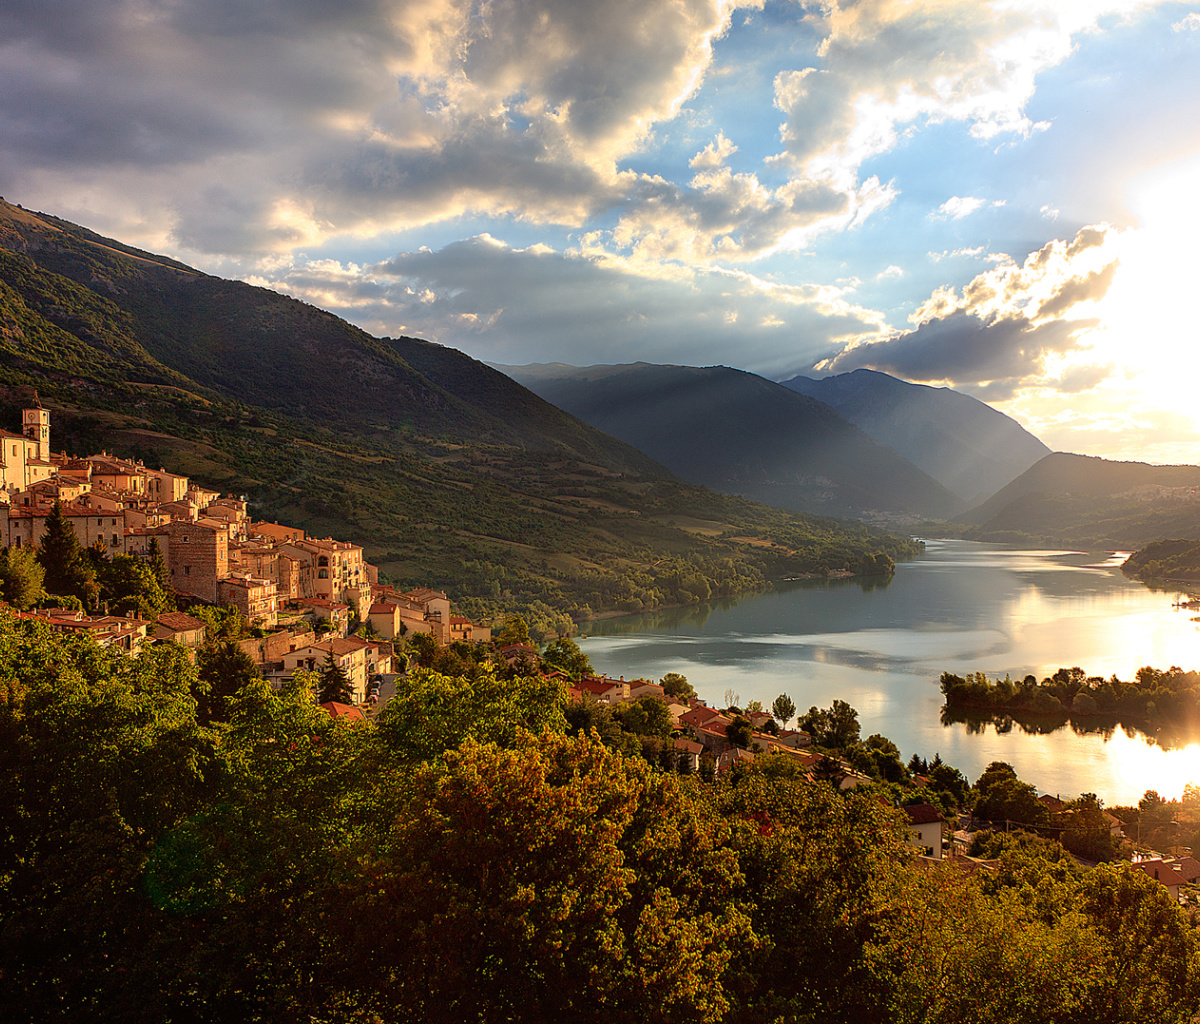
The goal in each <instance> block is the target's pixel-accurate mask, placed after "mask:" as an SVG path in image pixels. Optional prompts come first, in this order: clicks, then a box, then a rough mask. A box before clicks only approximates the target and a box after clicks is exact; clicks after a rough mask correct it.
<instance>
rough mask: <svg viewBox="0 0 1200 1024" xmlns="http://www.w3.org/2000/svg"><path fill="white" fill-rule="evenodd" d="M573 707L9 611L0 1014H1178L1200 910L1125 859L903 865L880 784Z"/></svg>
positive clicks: (1, 621) (1191, 985)
mask: <svg viewBox="0 0 1200 1024" xmlns="http://www.w3.org/2000/svg"><path fill="white" fill-rule="evenodd" d="M198 697H202V698H204V699H205V701H206V705H205V706H206V707H208V708H209V709H210V714H209V716H208V717H207V718H206V720H205V721H204V722H202V721H200V720H198V718H197V698H198ZM447 702H449V704H452V706H453V707H454V708H455V709H456V712H457V713H456V715H455V716H454V717H453V718H452V719H447V718H445V717H444V716H441V715H438V714H430V713H429V711H430V710H432V709H434V708H436V707H441V706H444V705H447ZM422 704H424V707H425V712H426V713H425V714H424V715H422V714H421V710H422V708H421V705H422ZM564 710H565V691H564V690H563V689H562V688H561V687H560V685H559V684H558V683H556V682H553V681H546V680H532V679H529V680H522V679H517V680H511V681H503V682H501V681H499V680H497V678H496V677H495V676H494V675H493V674H491V673H490V672H488V671H484V672H482V673H479V674H476V676H475V677H474V678H470V677H462V678H451V677H446V676H439V675H437V674H436V673H430V672H426V671H421V672H418V673H417V674H416V676H415V678H414V681H413V688H412V690H411V692H410V694H409V696H408V698H407V699H406V700H405V701H403V702H401V711H402V712H403V713H401V712H400V711H398V712H397V713H392V712H391V711H390V709H389V711H385V712H384V713H383V714H382V715H381V716H380V718H379V720H378V722H377V723H366V724H363V725H359V726H350V725H347V724H346V723H345V722H344V721H343V722H335V720H334V719H332V718H331V717H330V716H328V715H326V714H325V712H324V711H322V710H321V709H320V708H318V707H317V706H316V705H315V704H314V703H313V698H312V694H311V691H310V690H309V689H308V688H307V684H306V682H305V679H304V677H302V676H301V677H297V679H296V680H294V681H293V683H292V684H291V685H290V686H288V687H286V688H285V689H283V690H282V691H277V692H273V691H271V690H270V689H269V688H268V687H267V686H266V685H265V684H263V683H262V682H261V681H250V682H247V683H246V684H245V685H243V686H242V687H241V688H240V689H238V690H236V691H235V692H227V693H223V694H219V695H218V694H216V693H213V692H212V691H211V690H205V689H204V688H203V686H202V684H201V683H200V681H199V679H198V677H197V674H196V670H195V669H194V668H193V667H192V666H191V665H190V664H189V662H188V660H187V658H186V657H185V656H184V652H183V650H182V649H181V648H178V647H175V646H174V645H160V646H157V647H153V648H150V649H148V650H147V651H146V652H145V653H143V654H142V655H140V656H139V657H138V658H137V659H136V660H127V659H125V658H124V657H123V656H121V655H117V654H111V653H105V652H103V651H101V650H100V649H99V648H97V647H96V646H95V645H94V644H93V643H92V641H91V640H90V639H88V638H87V637H83V636H76V637H72V638H63V637H54V636H51V635H50V634H48V633H46V632H45V631H44V629H43V627H41V626H39V625H35V624H33V623H29V622H16V621H14V620H12V619H11V618H8V617H0V831H2V834H3V835H4V842H3V843H0V1018H2V1019H4V1020H12V1021H22V1022H26V1024H38V1022H49V1021H64V1020H69V1021H72V1022H73V1024H89V1022H104V1024H132V1022H147V1024H150V1022H153V1024H173V1022H180V1024H182V1022H190V1021H216V1020H237V1021H246V1022H281V1024H282V1022H287V1024H292V1022H295V1021H299V1020H304V1021H324V1022H329V1024H340V1022H347V1024H350V1022H361V1024H366V1022H372V1021H388V1022H397V1024H402V1022H413V1024H418V1022H419V1024H437V1022H446V1024H451V1022H453V1024H462V1022H464V1021H471V1022H492V1021H495V1022H499V1021H511V1020H553V1021H561V1022H564V1024H572V1022H588V1024H600V1022H623V1021H628V1022H630V1024H642V1022H645V1021H659V1022H663V1024H668V1022H704V1024H717V1022H727V1024H758V1022H763V1021H778V1020H784V1021H794V1022H812V1024H817V1022H827V1021H846V1022H854V1024H892V1022H895V1024H901V1022H917V1021H921V1022H945V1024H950V1022H955V1024H958V1022H962V1021H985V1020H987V1021H1013V1022H1017V1021H1039V1022H1040V1021H1063V1022H1078V1024H1085V1022H1089V1024H1090V1022H1093V1021H1112V1022H1117V1021H1122V1022H1131V1024H1132V1022H1149V1021H1154V1022H1155V1024H1175V1022H1180V1024H1182V1022H1187V1021H1194V1019H1195V1012H1196V1007H1197V1005H1200V1002H1198V999H1200V988H1198V981H1200V970H1198V967H1200V958H1198V946H1197V940H1196V933H1195V931H1194V930H1193V928H1192V927H1191V926H1190V925H1189V924H1188V922H1187V920H1186V919H1185V917H1184V916H1183V913H1182V911H1181V909H1180V908H1179V906H1178V905H1176V904H1175V903H1173V902H1172V901H1171V899H1170V898H1169V897H1168V895H1167V893H1166V890H1165V889H1164V888H1163V887H1162V886H1161V885H1159V884H1157V883H1155V882H1153V881H1151V880H1150V879H1148V878H1147V877H1145V876H1144V875H1138V874H1135V873H1134V872H1132V871H1131V870H1130V868H1129V867H1128V865H1116V866H1114V865H1101V866H1100V867H1097V868H1095V869H1092V870H1086V871H1083V870H1080V869H1078V868H1077V867H1075V866H1074V864H1073V863H1072V862H1071V861H1070V860H1069V858H1066V857H1065V856H1063V855H1062V851H1061V848H1058V847H1056V846H1055V844H1044V843H1043V844H1041V845H1040V846H1036V845H1034V846H1030V845H1026V844H1019V843H1016V844H1014V843H1004V842H1000V843H999V844H998V849H997V850H994V851H992V852H993V854H994V855H996V856H998V857H999V858H1000V859H999V869H998V870H997V871H995V872H982V873H977V874H966V873H964V872H963V871H961V870H960V869H958V868H955V867H950V868H946V867H938V866H922V867H915V866H913V865H912V863H911V858H912V853H911V850H910V848H909V847H908V845H907V842H906V830H905V828H904V827H903V826H902V825H901V824H900V822H901V816H900V814H899V812H898V811H896V810H893V809H892V808H890V807H888V806H885V803H886V802H881V801H880V800H879V798H878V795H877V794H874V793H870V792H865V791H864V792H861V793H858V792H854V791H850V792H847V793H841V792H839V791H838V790H837V789H836V788H835V787H834V786H833V785H831V784H829V783H824V782H810V781H808V780H807V779H804V778H802V777H801V776H800V775H799V774H798V772H797V770H796V769H795V767H794V762H793V761H792V760H791V759H790V758H787V757H786V756H785V755H777V758H767V759H765V760H764V761H762V762H761V763H756V764H755V765H753V766H752V767H749V768H739V769H736V770H731V771H730V772H728V773H727V774H725V775H724V776H723V777H722V778H721V779H720V780H719V781H718V782H716V783H713V784H705V783H702V782H700V781H698V780H697V778H696V776H692V775H677V774H674V773H669V772H662V771H659V770H658V769H656V768H655V767H653V766H651V765H650V764H649V763H648V762H646V761H645V760H643V759H641V758H639V757H636V756H633V757H625V756H622V755H621V754H619V753H617V752H615V751H614V750H610V749H608V748H606V747H605V746H603V745H602V744H601V743H600V742H599V740H598V739H597V738H595V737H592V738H588V737H587V736H585V735H574V736H572V735H568V734H567V729H566V723H565V717H564ZM993 767H996V766H993ZM999 767H1007V766H999ZM981 781H983V780H981ZM1051 847H1054V848H1055V849H1057V850H1058V852H1057V853H1053V852H1051Z"/></svg>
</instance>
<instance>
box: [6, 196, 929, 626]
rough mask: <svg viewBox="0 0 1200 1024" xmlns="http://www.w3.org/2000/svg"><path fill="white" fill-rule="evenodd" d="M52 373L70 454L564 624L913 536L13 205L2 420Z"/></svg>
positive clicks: (61, 445) (430, 350)
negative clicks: (639, 440) (792, 507)
mask: <svg viewBox="0 0 1200 1024" xmlns="http://www.w3.org/2000/svg"><path fill="white" fill-rule="evenodd" d="M34 388H36V389H37V390H38V391H39V393H40V396H41V398H42V401H43V402H44V404H46V406H47V407H48V408H50V410H51V414H52V441H53V445H54V447H55V449H56V450H61V449H67V450H69V451H73V452H92V451H98V450H100V449H102V448H104V449H107V450H110V451H115V452H117V453H119V454H123V455H126V456H131V457H134V458H141V459H144V460H145V461H146V462H147V464H153V465H156V466H157V465H162V466H166V467H169V468H171V469H173V470H175V471H177V472H181V473H186V474H188V475H190V476H193V477H196V478H197V479H199V480H200V481H201V482H204V483H207V484H209V485H212V486H215V487H218V488H220V489H222V490H224V491H227V492H235V493H239V494H245V495H246V496H247V498H248V499H249V500H250V502H251V508H252V511H253V513H254V514H255V515H256V516H258V517H261V518H274V519H279V520H281V521H285V522H291V523H294V524H296V525H298V526H302V527H304V528H305V529H306V530H308V531H309V532H310V533H312V534H316V535H318V536H326V535H334V536H338V537H342V538H345V539H348V540H354V541H356V542H357V543H360V544H362V545H363V546H364V547H365V548H366V549H367V553H368V557H369V558H371V559H372V560H373V561H375V562H377V563H378V564H379V565H380V568H381V570H382V572H383V573H384V574H385V576H386V577H388V578H391V579H393V580H395V581H396V582H399V583H404V584H417V583H420V584H428V585H432V586H437V587H441V588H444V589H446V590H447V591H448V592H449V593H450V595H451V597H452V598H454V599H455V600H456V601H458V603H459V605H460V607H462V608H463V609H464V610H465V611H467V612H468V614H474V615H489V614H493V613H497V612H500V611H504V610H508V611H524V612H525V613H526V614H527V615H528V616H529V617H530V618H531V619H533V620H534V624H535V626H536V625H537V624H539V623H540V624H541V625H542V627H543V628H545V629H555V628H558V629H561V628H567V626H568V625H569V619H568V618H567V615H568V614H569V615H574V616H576V617H583V616H587V615H589V614H592V613H594V612H599V611H604V610H609V609H629V610H634V609H641V608H646V607H656V606H659V605H664V604H674V603H680V602H689V601H694V600H700V599H703V598H704V597H707V596H710V595H713V594H731V593H736V592H739V591H742V590H746V589H752V588H756V587H761V586H763V585H764V584H765V582H766V581H767V580H769V579H771V578H774V577H778V576H784V575H790V574H792V573H795V572H800V571H805V570H808V569H819V568H821V567H827V568H837V567H840V566H842V565H850V566H854V565H856V564H858V562H859V561H861V560H863V559H865V558H866V557H867V556H869V555H871V554H872V553H874V552H876V551H883V552H886V553H888V554H891V555H893V556H894V557H905V555H907V554H911V553H912V552H913V551H914V550H915V548H914V547H913V546H912V545H911V544H910V542H907V541H904V540H901V539H898V538H886V537H880V536H878V535H876V534H873V533H871V532H870V531H868V530H866V529H865V528H861V527H844V526H841V525H839V524H836V523H833V522H831V521H828V520H817V519H812V518H805V517H800V516H794V515H789V514H787V513H784V512H781V511H779V510H775V509H768V508H764V507H762V506H757V505H754V504H753V503H750V502H745V501H740V500H737V499H733V498H729V497H725V496H721V495H716V494H713V493H711V492H708V491H705V490H703V489H702V488H698V487H693V486H688V485H684V484H681V483H680V482H678V481H677V480H676V479H675V478H673V477H672V475H671V474H670V473H669V472H668V471H667V470H666V469H664V468H663V467H662V466H660V465H658V464H657V463H656V462H654V461H653V460H652V459H650V458H649V457H647V456H646V455H644V454H642V453H641V452H639V451H637V450H636V449H634V448H632V447H630V446H629V445H628V444H625V443H623V442H621V441H618V440H616V439H615V438H612V437H609V436H606V435H605V434H602V433H601V432H599V431H597V430H595V429H594V428H592V427H590V426H588V425H586V424H585V423H583V422H581V421H579V420H577V419H576V418H574V417H573V416H570V415H568V414H567V413H564V412H562V411H560V410H559V409H557V408H555V407H554V406H552V405H550V404H548V403H547V402H546V401H544V400H543V399H541V398H539V397H537V396H536V395H534V394H532V393H531V392H529V391H527V390H526V389H524V388H522V387H520V386H519V385H518V384H516V383H515V382H513V381H512V380H510V379H509V378H507V377H505V376H504V375H503V374H500V373H498V372H496V371H495V370H492V369H490V368H489V367H487V366H485V365H484V364H482V363H479V362H477V361H476V360H473V359H470V358H469V357H467V356H465V355H463V354H462V353H459V352H455V351H454V350H452V349H447V348H444V347H442V346H438V345H433V344H430V343H428V342H422V341H418V340H414V339H409V338H400V339H387V338H382V339H381V338H373V337H371V336H370V335H368V334H366V333H365V332H363V331H360V330H358V329H357V328H355V327H352V326H351V325H349V324H346V323H344V322H343V321H341V320H339V319H337V318H336V317H334V316H332V315H331V314H329V313H326V312H323V311H321V310H318V309H315V308H313V307H311V306H308V305H305V304H304V303H301V302H298V301H296V300H294V299H290V298H287V297H285V296H282V295H278V294H276V293H274V292H271V291H268V290H265V289H261V288H253V287H251V286H249V285H246V284H241V283H238V282H232V281H223V280H221V279H219V278H214V277H210V276H208V275H205V274H201V273H198V272H197V271H194V270H192V269H191V268H188V267H185V266H183V265H182V264H179V263H176V262H174V261H172V260H169V259H166V258H164V257H159V256H155V255H153V254H150V253H143V252H141V251H138V250H134V249H131V248H129V247H128V246H123V245H122V244H121V243H119V242H116V241H114V240H111V239H103V238H101V237H99V236H97V235H95V234H93V233H91V232H89V231H86V230H85V229H82V228H78V227H76V226H75V225H71V224H68V223H67V222H65V221H59V220H55V219H54V218H49V217H42V216H41V215H34V214H30V213H28V212H27V211H24V210H21V209H19V208H17V207H13V206H10V205H8V204H5V203H2V202H0V428H4V429H16V428H17V426H18V424H19V422H20V414H19V410H20V408H21V407H22V406H23V405H25V404H27V403H28V402H29V400H30V399H31V397H32V389H34Z"/></svg>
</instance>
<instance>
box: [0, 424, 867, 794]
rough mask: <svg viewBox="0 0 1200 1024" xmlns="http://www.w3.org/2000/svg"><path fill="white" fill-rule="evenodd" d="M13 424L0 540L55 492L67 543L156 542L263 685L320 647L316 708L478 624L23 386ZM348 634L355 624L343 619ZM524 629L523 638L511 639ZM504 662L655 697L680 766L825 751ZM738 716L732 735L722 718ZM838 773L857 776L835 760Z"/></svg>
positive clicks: (84, 619)
mask: <svg viewBox="0 0 1200 1024" xmlns="http://www.w3.org/2000/svg"><path fill="white" fill-rule="evenodd" d="M21 428H22V429H21V433H20V434H17V433H13V432H9V431H3V430H0V443H2V446H3V447H2V457H0V546H2V547H5V548H9V549H21V548H33V549H36V548H37V547H38V546H39V545H40V543H41V541H42V538H43V536H44V533H45V530H46V522H47V519H48V518H49V517H50V515H51V514H52V513H53V512H54V510H55V507H56V505H57V507H58V509H59V510H60V512H61V515H62V516H63V517H64V519H65V520H66V522H67V523H69V524H70V526H71V527H72V529H73V530H74V533H75V536H76V538H77V539H78V542H79V545H80V546H81V547H82V548H97V547H98V548H101V549H103V550H104V551H105V552H106V554H107V555H108V556H109V557H112V556H116V555H134V556H137V557H138V558H141V559H149V558H150V556H151V551H152V546H157V548H158V550H159V551H160V552H161V554H162V558H163V560H164V561H165V564H166V567H167V570H168V572H169V579H170V586H171V588H172V589H173V590H174V592H175V594H176V595H177V596H178V598H179V599H180V604H181V605H185V604H187V603H188V601H189V599H191V600H192V601H193V602H202V603H204V604H207V605H216V606H227V607H233V608H235V609H236V610H237V611H238V612H239V613H240V615H241V616H242V617H243V618H244V619H245V620H246V622H247V623H248V624H249V625H251V626H253V627H256V632H257V633H258V634H259V635H258V636H256V637H251V638H248V639H244V640H241V641H240V646H241V648H242V650H243V651H244V652H245V653H246V654H248V655H249V656H250V657H251V658H252V659H253V660H254V662H255V664H256V665H257V667H258V670H259V672H260V673H261V674H262V676H263V677H264V678H265V679H266V680H267V681H268V682H270V683H272V684H274V685H276V686H278V685H280V684H282V682H283V681H284V680H286V679H287V678H289V677H290V676H291V675H292V674H293V673H294V672H296V670H297V669H307V670H310V671H319V670H320V669H321V668H322V666H323V665H325V664H326V663H327V662H333V663H334V664H336V665H337V667H338V668H340V669H341V670H342V672H343V673H344V674H345V676H346V678H347V680H348V683H349V694H350V703H349V704H345V705H343V704H340V703H337V704H335V705H333V706H331V707H330V708H329V710H330V711H331V713H333V714H335V715H337V716H348V717H351V718H354V717H362V716H364V715H365V714H368V713H372V712H378V711H379V710H382V707H383V705H384V704H385V703H386V699H387V697H388V696H389V695H390V693H392V692H394V689H395V677H396V675H398V674H399V673H398V672H397V670H398V669H402V668H403V667H404V660H403V659H401V658H398V657H397V656H396V654H395V648H396V647H397V646H400V643H399V642H403V641H407V642H411V641H412V639H413V638H414V637H416V636H418V635H420V634H428V635H429V636H430V637H431V639H432V640H433V641H434V642H435V643H436V645H437V646H438V647H442V648H445V647H449V646H451V645H454V644H457V643H459V642H465V643H468V644H472V645H477V644H486V643H487V642H488V641H490V640H491V638H492V630H491V627H490V626H488V625H480V624H477V623H473V622H471V621H470V620H468V619H466V618H463V617H460V616H456V615H454V614H452V609H451V605H450V600H449V598H448V597H447V596H446V594H444V593H442V592H440V591H436V590H432V589H427V588H422V589H415V590H409V591H403V592H401V591H398V590H396V588H394V587H392V586H389V585H387V584H382V583H380V582H379V575H378V571H377V569H376V567H375V566H373V565H371V564H370V563H369V562H367V561H366V559H365V558H364V557H363V549H362V548H361V547H359V546H358V545H356V544H353V543H349V542H346V541H340V540H335V539H333V538H329V537H327V538H324V539H318V538H312V537H307V536H305V533H304V531H303V530H301V529H298V528H296V527H292V526H283V525H280V524H278V523H270V522H259V521H255V520H253V519H251V518H250V516H249V514H248V512H247V508H246V502H245V501H244V500H241V499H239V498H234V497H229V496H223V495H221V494H219V493H218V492H216V491H213V490H208V489H206V488H204V487H201V486H199V485H198V484H196V483H195V482H193V481H190V480H189V479H188V478H187V477H186V476H181V475H179V474H176V473H171V472H168V471H167V470H166V469H163V468H159V469H153V468H151V467H148V466H146V465H144V464H143V463H141V462H131V461H128V460H126V459H121V458H118V457H117V456H115V455H111V454H109V453H108V452H103V451H102V452H100V453H99V454H96V455H88V456H82V457H75V456H71V455H68V454H67V453H66V452H58V453H55V452H53V451H52V449H51V440H50V439H51V433H50V431H51V425H50V413H49V411H48V410H46V409H45V408H43V407H42V405H41V404H40V402H37V401H36V400H35V401H34V402H33V403H32V404H31V406H30V407H29V408H27V409H24V410H22V414H21ZM29 614H31V615H33V616H34V617H37V618H40V619H42V620H44V621H46V622H47V623H48V624H49V625H50V627H51V628H52V629H54V630H56V631H58V632H66V633H75V632H87V633H90V634H92V635H93V636H95V637H96V639H97V640H98V641H99V642H100V643H101V644H102V645H105V646H118V647H120V648H122V649H123V650H125V651H127V652H129V653H136V651H137V650H138V648H139V646H140V645H141V643H142V642H143V641H144V640H145V639H147V638H155V639H168V640H174V641H177V642H180V643H183V644H184V645H185V646H189V647H192V648H196V647H199V646H200V645H202V644H203V643H204V641H205V632H206V624H205V623H204V622H203V621H201V620H200V619H198V618H196V617H194V616H192V615H188V614H186V613H185V612H182V611H168V612H163V613H161V614H159V615H158V616H157V618H156V620H155V621H154V622H148V621H144V620H141V619H138V618H136V617H133V616H112V615H87V614H85V613H84V612H83V611H76V610H70V609H55V608H49V609H39V610H37V611H35V612H31V613H29ZM355 625H357V626H360V627H365V629H360V630H359V632H360V633H365V634H366V636H363V635H354V634H353V633H352V632H351V629H352V626H355ZM522 639H527V638H522ZM496 653H497V655H498V658H499V659H500V660H502V662H503V663H504V664H506V665H508V666H509V668H510V669H513V670H517V671H524V672H534V673H537V674H540V675H542V676H546V677H551V678H558V679H559V680H560V681H561V682H562V683H563V684H564V685H565V686H566V688H567V692H568V695H569V699H570V700H571V701H573V702H585V701H590V702H594V703H595V704H597V705H600V706H603V707H608V708H611V707H615V706H617V705H621V704H627V705H628V704H634V703H636V702H639V701H641V700H642V699H643V698H649V699H651V700H652V701H654V702H655V705H654V706H653V710H652V711H651V714H650V717H651V718H658V717H661V709H662V708H664V707H665V711H666V717H667V718H668V719H669V729H670V731H671V733H673V734H675V738H674V739H673V750H674V757H675V758H676V759H678V760H679V761H681V762H683V763H684V764H685V766H686V769H688V770H695V771H700V770H701V766H702V763H704V764H705V766H707V765H708V764H709V763H711V764H712V766H713V769H714V770H715V771H721V770H724V769H726V768H728V767H730V766H731V765H733V764H736V763H738V762H752V761H753V760H754V758H755V754H756V752H757V753H758V754H759V755H761V754H763V753H775V752H783V753H786V754H787V755H789V756H790V757H791V758H793V759H794V760H795V761H796V762H797V763H798V764H799V765H800V766H801V767H802V768H803V770H805V771H809V770H812V769H814V768H815V766H816V765H817V764H818V763H819V762H821V761H822V760H824V759H825V755H822V754H819V753H816V752H810V751H807V750H806V749H805V748H808V747H810V746H811V745H812V738H811V737H810V736H809V735H808V734H807V733H805V732H803V731H799V730H788V729H779V728H778V727H777V726H776V723H775V721H774V719H773V717H772V716H771V715H770V714H768V713H767V712H765V711H761V710H757V711H755V710H750V711H748V712H747V714H746V716H744V717H743V716H740V715H738V714H729V713H725V712H721V711H718V710H716V709H714V708H710V707H709V706H708V705H707V704H706V703H705V702H704V701H703V700H701V699H699V698H698V697H696V696H695V695H694V694H689V695H688V696H686V697H684V698H677V697H673V696H671V695H668V694H667V693H666V692H665V690H664V687H663V686H662V685H660V684H658V683H653V682H650V681H648V680H632V681H629V680H625V679H624V678H621V679H610V678H608V677H607V676H604V675H597V674H595V673H593V672H591V670H590V666H589V667H588V670H587V671H586V672H581V673H574V674H573V675H568V674H567V673H565V672H563V671H562V670H561V669H560V668H555V667H554V666H553V665H552V664H549V663H543V659H542V657H541V655H540V654H539V652H538V651H537V649H536V648H534V647H532V646H530V645H529V644H528V643H525V642H515V643H507V644H504V645H502V646H500V647H499V649H498V651H497V652H496ZM735 724H736V725H738V726H742V725H743V724H744V727H745V728H746V732H747V735H746V737H744V739H745V740H746V742H742V743H738V742H735V741H734V739H733V738H731V736H730V729H731V728H733V727H735ZM839 774H840V777H841V780H842V781H841V784H842V786H843V787H849V786H853V785H855V784H856V782H857V781H861V780H862V779H863V776H861V774H859V773H856V772H855V771H854V770H853V769H852V768H851V767H850V766H849V765H841V766H840V772H839Z"/></svg>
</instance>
